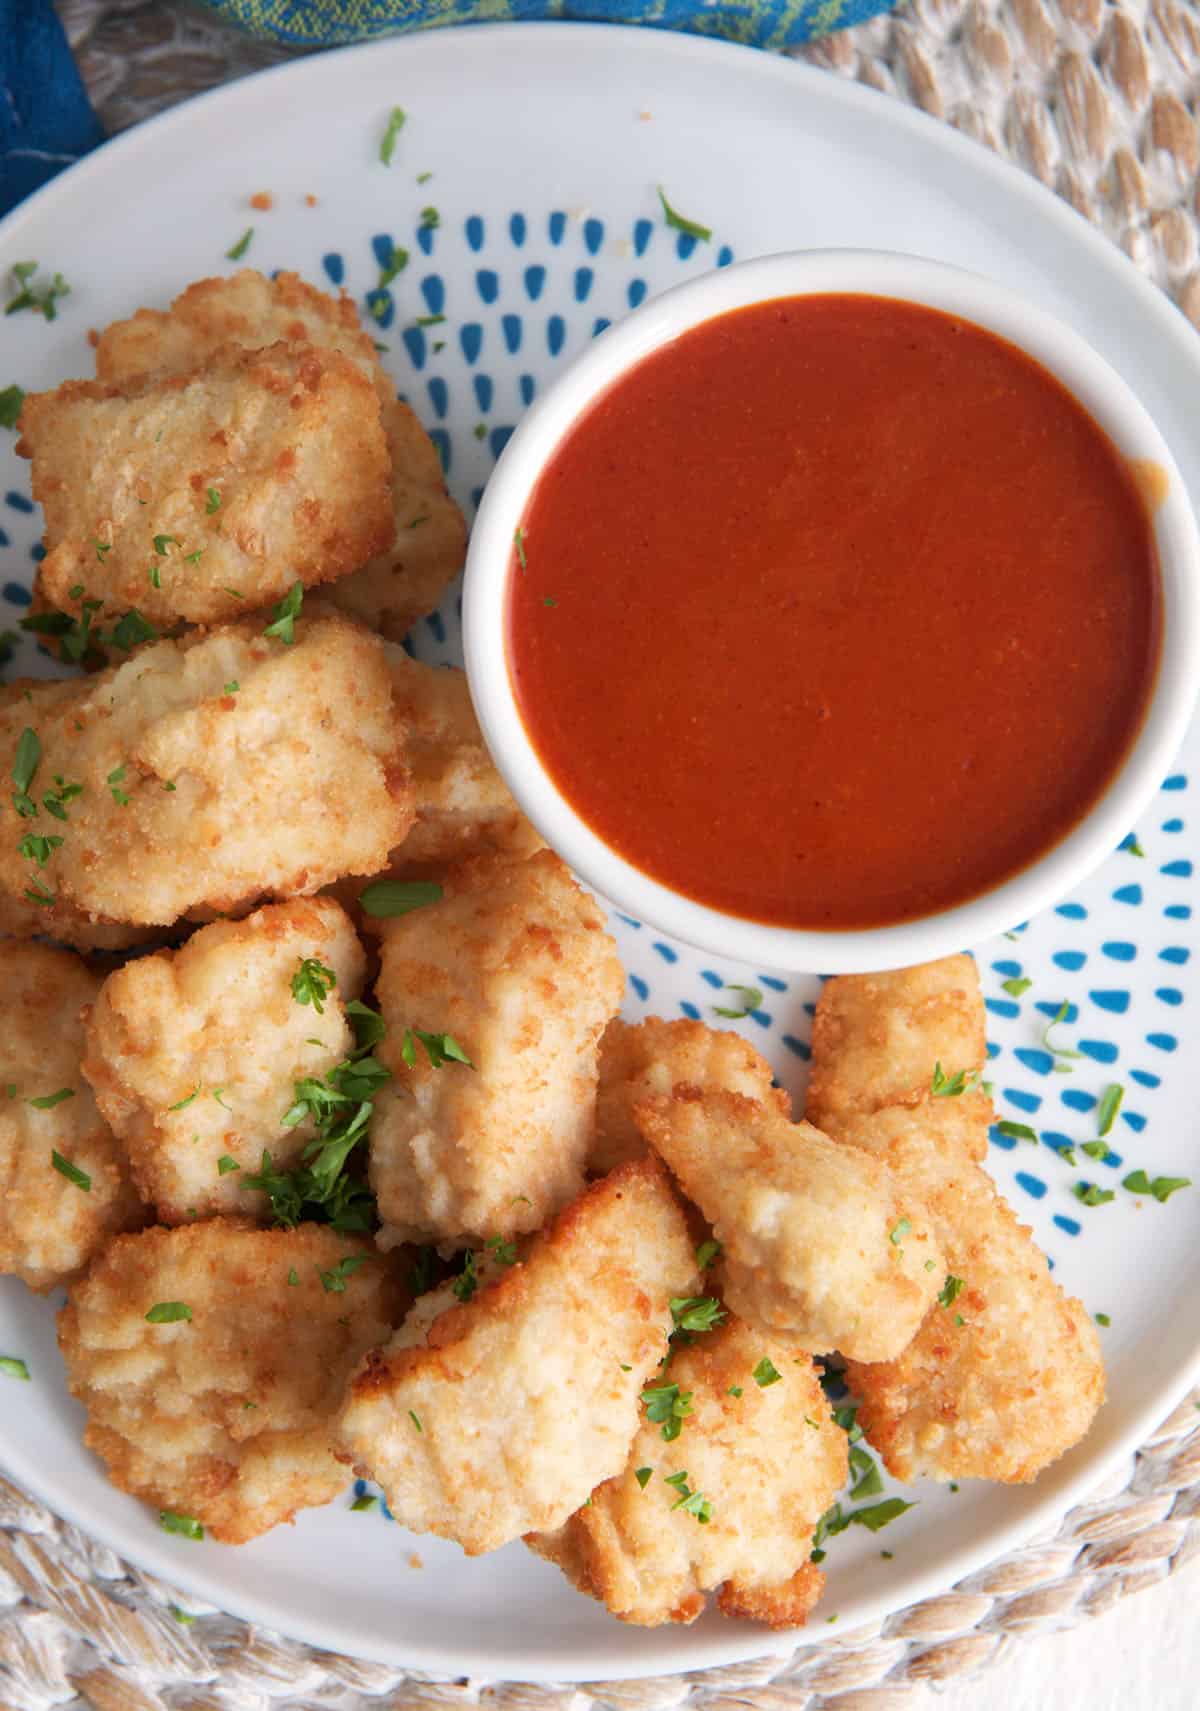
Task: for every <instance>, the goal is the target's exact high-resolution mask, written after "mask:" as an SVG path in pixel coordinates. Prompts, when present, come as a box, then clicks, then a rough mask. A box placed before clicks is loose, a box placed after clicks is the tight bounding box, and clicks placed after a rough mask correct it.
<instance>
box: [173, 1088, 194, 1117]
mask: <svg viewBox="0 0 1200 1711" xmlns="http://www.w3.org/2000/svg"><path fill="white" fill-rule="evenodd" d="M199 1097H200V1089H199V1088H198V1087H193V1088H192V1091H191V1092H190V1093H189V1094H188V1096H187V1098H186V1099H181V1100H180V1101H179V1103H178V1105H168V1106H167V1110H168V1111H186V1110H187V1108H188V1106H189V1105H190V1104H191V1103H192V1100H193V1099H199Z"/></svg>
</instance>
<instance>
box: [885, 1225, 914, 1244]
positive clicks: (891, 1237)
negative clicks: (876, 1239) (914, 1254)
mask: <svg viewBox="0 0 1200 1711" xmlns="http://www.w3.org/2000/svg"><path fill="white" fill-rule="evenodd" d="M911 1229H912V1219H911V1218H901V1220H900V1222H899V1223H898V1224H897V1225H896V1226H895V1227H894V1228H893V1229H891V1230H889V1231H888V1241H889V1242H891V1244H892V1246H893V1247H894V1248H898V1247H899V1246H900V1244H901V1242H902V1241H903V1240H904V1238H905V1236H907V1235H908V1233H909V1231H910V1230H911Z"/></svg>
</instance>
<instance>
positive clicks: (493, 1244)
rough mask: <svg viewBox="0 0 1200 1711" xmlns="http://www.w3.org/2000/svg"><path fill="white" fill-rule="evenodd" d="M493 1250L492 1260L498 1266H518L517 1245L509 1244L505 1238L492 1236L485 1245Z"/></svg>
mask: <svg viewBox="0 0 1200 1711" xmlns="http://www.w3.org/2000/svg"><path fill="white" fill-rule="evenodd" d="M484 1246H485V1247H487V1248H489V1249H490V1250H491V1254H492V1258H493V1259H494V1260H495V1262H496V1264H497V1265H516V1263H517V1244H516V1243H515V1242H509V1241H506V1240H505V1239H504V1237H503V1236H492V1237H490V1238H489V1239H488V1241H487V1242H486V1243H485V1244H484Z"/></svg>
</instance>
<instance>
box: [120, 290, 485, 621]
mask: <svg viewBox="0 0 1200 1711" xmlns="http://www.w3.org/2000/svg"><path fill="white" fill-rule="evenodd" d="M278 339H286V340H289V341H292V342H299V343H303V344H310V345H316V346H324V347H329V348H331V349H334V350H338V351H341V352H342V353H343V354H344V355H345V356H348V357H351V358H353V359H354V361H356V362H357V363H358V365H359V367H360V369H361V370H362V372H363V373H364V374H365V375H366V376H367V377H368V378H369V379H370V381H371V382H372V384H373V385H374V387H375V389H376V392H377V393H378V395H379V399H380V403H381V405H382V410H383V415H382V421H383V428H384V433H385V434H386V436H387V443H388V455H389V459H390V463H391V500H392V510H393V536H394V539H392V540H391V541H390V542H389V543H388V544H387V545H386V546H385V547H384V548H383V549H381V550H380V551H379V552H378V553H377V554H376V556H375V557H373V558H372V559H370V560H369V561H368V562H367V563H364V564H362V566H361V568H360V569H356V570H354V571H353V573H352V574H351V575H349V576H346V577H343V578H342V579H341V581H339V582H338V583H337V585H336V586H335V587H334V588H330V589H328V590H327V591H326V592H327V596H328V598H330V599H331V600H333V601H334V602H335V603H336V604H337V605H338V606H340V607H341V608H342V609H343V610H344V611H346V612H349V613H350V615H351V616H352V617H355V618H358V619H360V620H361V621H362V622H363V623H365V624H368V625H369V626H370V627H371V628H372V629H374V630H378V631H379V632H380V633H381V634H383V635H385V636H389V637H391V638H392V640H394V641H397V642H399V641H402V640H403V638H404V636H405V635H406V634H407V632H408V631H409V630H410V629H411V628H412V626H413V624H414V623H415V622H416V621H417V619H418V618H422V617H424V616H425V614H426V613H427V612H432V611H433V609H434V607H435V606H436V605H437V603H438V601H439V600H440V599H441V597H442V594H443V593H444V592H445V589H446V586H447V584H448V583H450V582H451V581H452V580H453V578H454V577H455V576H456V575H457V573H458V571H459V570H460V569H461V568H462V562H463V556H464V552H465V550H466V538H467V531H466V524H465V522H464V521H463V515H462V512H461V511H460V510H459V508H458V506H457V505H456V504H455V503H454V500H453V499H452V498H451V497H450V495H449V493H448V492H447V491H446V484H445V481H444V479H443V476H442V466H441V460H440V459H439V457H438V454H437V451H436V450H435V448H434V446H433V443H432V441H431V440H430V438H429V435H428V434H427V433H426V432H425V430H424V428H423V427H422V426H421V424H420V422H419V421H418V420H417V418H416V416H415V415H414V414H413V412H412V411H411V410H410V409H409V407H408V405H407V404H403V403H401V402H400V400H399V399H398V398H397V397H396V388H395V386H394V385H393V383H392V382H391V380H390V379H389V378H388V376H387V375H386V374H385V373H384V371H383V369H382V367H381V366H380V362H379V358H378V355H377V353H376V350H375V346H374V343H373V342H372V340H371V339H370V337H369V336H368V335H367V334H366V333H365V332H364V331H363V329H362V327H361V326H360V324H359V320H358V313H357V311H356V309H355V307H354V304H353V303H352V302H351V300H350V298H349V297H347V296H346V295H345V293H344V292H342V293H339V295H338V296H337V297H334V296H332V295H330V294H329V293H327V292H324V291H317V290H315V289H314V288H313V287H312V286H311V285H307V284H305V282H304V281H303V280H302V279H300V278H299V277H298V275H296V274H294V273H281V274H278V275H277V276H276V278H274V279H267V278H265V277H264V275H263V274H261V273H258V272H256V271H255V270H254V269H253V268H243V269H242V270H241V271H240V272H238V273H235V274H234V275H233V277H232V278H231V279H221V278H217V279H202V280H199V281H198V282H197V283H196V284H195V285H190V286H189V287H188V289H187V290H186V291H185V292H183V293H182V295H181V296H179V297H177V298H176V299H175V301H174V303H173V304H172V305H171V309H170V312H169V313H166V314H163V313H162V312H160V311H158V310H154V309H140V310H139V311H138V313H137V314H136V315H134V316H132V317H131V319H129V320H128V321H119V322H117V323H116V324H115V325H114V326H111V327H109V328H108V330H107V331H106V332H105V333H103V334H102V335H101V338H100V343H99V346H98V347H97V350H96V372H97V373H98V374H99V376H100V378H101V379H102V380H107V381H109V382H110V383H111V384H115V385H126V384H129V383H130V382H131V381H132V380H134V379H135V378H136V377H137V376H138V375H141V374H146V373H148V372H152V371H153V372H156V373H160V374H162V373H165V374H187V373H189V372H191V371H192V370H193V369H196V368H199V367H202V366H203V364H204V363H205V362H207V361H208V359H209V358H210V357H211V356H212V354H213V352H214V351H215V350H217V349H218V348H219V347H220V346H221V345H225V344H237V345H243V346H245V347H247V348H250V349H255V348H259V347H261V346H263V345H270V344H274V343H275V341H276V340H278Z"/></svg>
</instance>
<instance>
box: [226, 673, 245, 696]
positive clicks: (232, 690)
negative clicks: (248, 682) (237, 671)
mask: <svg viewBox="0 0 1200 1711" xmlns="http://www.w3.org/2000/svg"><path fill="white" fill-rule="evenodd" d="M241 687H242V686H241V684H240V683H239V682H238V680H237V678H236V677H231V678H230V679H229V682H228V683H227V684H226V685H225V688H224V691H223V693H224V694H225V695H236V694H237V692H238V690H239V689H240V688H241Z"/></svg>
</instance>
